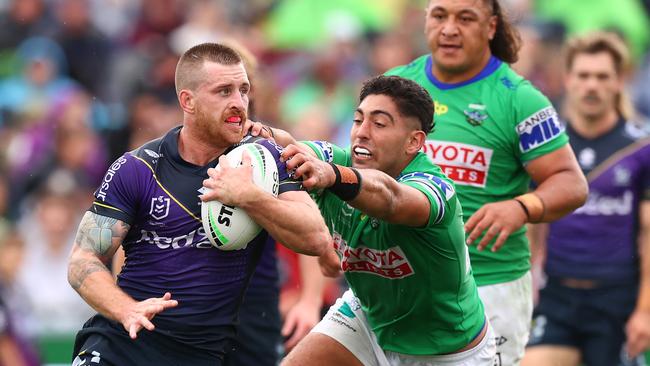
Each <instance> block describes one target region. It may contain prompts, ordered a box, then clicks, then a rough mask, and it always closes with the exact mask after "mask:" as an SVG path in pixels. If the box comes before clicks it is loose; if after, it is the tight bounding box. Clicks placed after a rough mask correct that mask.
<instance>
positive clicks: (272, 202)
mask: <svg viewBox="0 0 650 366" xmlns="http://www.w3.org/2000/svg"><path fill="white" fill-rule="evenodd" d="M298 193H300V194H304V192H286V193H284V194H285V195H290V194H298ZM305 197H306V200H302V201H294V200H287V199H278V198H275V197H273V196H272V195H270V194H268V193H263V194H257V195H256V197H255V199H251V200H250V201H247V202H244V203H242V205H241V208H243V209H244V210H245V211H246V213H247V214H248V215H249V216H250V217H251V218H252V219H253V220H255V222H257V223H258V224H260V225H261V226H262V227H263V228H264V229H266V231H268V232H269V234H270V235H271V236H272V237H273V238H275V239H276V240H277V241H279V242H280V243H282V244H283V245H284V246H286V247H287V248H289V249H291V250H293V251H295V252H297V253H302V254H307V255H320V254H321V253H323V251H324V250H325V249H326V248H328V245H329V243H330V242H331V240H332V238H331V236H330V235H329V231H328V230H327V227H326V226H325V222H324V220H323V218H322V216H321V215H320V212H319V211H318V207H317V206H316V203H314V202H313V201H312V200H311V199H310V198H309V197H308V196H306V195H305Z"/></svg>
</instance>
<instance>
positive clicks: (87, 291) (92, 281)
mask: <svg viewBox="0 0 650 366" xmlns="http://www.w3.org/2000/svg"><path fill="white" fill-rule="evenodd" d="M68 282H69V283H70V285H71V286H72V288H74V289H75V291H77V293H79V295H80V296H81V297H82V298H83V299H84V300H85V301H86V302H87V303H88V305H90V306H91V307H92V308H93V309H95V310H96V311H97V312H99V313H100V314H102V315H104V316H106V317H107V318H110V319H113V320H116V321H120V322H121V320H122V315H123V311H122V310H123V309H126V308H127V307H128V306H130V305H132V304H134V303H136V301H135V300H134V299H133V298H131V297H130V296H129V295H127V294H126V293H125V292H124V291H122V290H121V289H120V288H119V287H118V286H117V285H116V284H115V279H114V277H113V275H112V274H111V272H110V270H109V269H108V268H107V267H106V265H104V263H102V261H101V260H100V259H99V258H97V257H96V256H94V255H93V254H91V253H89V252H86V251H84V250H82V249H79V248H75V249H74V251H73V254H72V255H71V258H70V263H69V265H68Z"/></svg>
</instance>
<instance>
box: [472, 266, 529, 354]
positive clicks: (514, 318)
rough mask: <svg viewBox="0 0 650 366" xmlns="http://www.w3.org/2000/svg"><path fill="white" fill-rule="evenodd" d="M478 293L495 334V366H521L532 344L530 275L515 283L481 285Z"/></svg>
mask: <svg viewBox="0 0 650 366" xmlns="http://www.w3.org/2000/svg"><path fill="white" fill-rule="evenodd" d="M478 292H479V296H480V298H481V301H483V305H484V307H485V313H486V314H487V315H488V318H489V320H490V324H491V325H492V327H493V330H494V333H495V341H496V346H497V353H496V356H495V360H494V365H495V366H501V365H508V366H510V365H518V364H519V362H520V361H521V359H522V357H523V355H524V348H525V346H526V343H527V342H528V334H529V331H530V322H531V316H532V312H533V293H532V279H531V274H530V272H528V273H526V274H525V275H524V276H522V277H521V278H519V279H517V280H515V281H511V282H505V283H499V284H494V285H487V286H480V287H479V288H478ZM504 299H507V301H504Z"/></svg>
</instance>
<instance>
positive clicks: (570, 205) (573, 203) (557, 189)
mask: <svg viewBox="0 0 650 366" xmlns="http://www.w3.org/2000/svg"><path fill="white" fill-rule="evenodd" d="M533 193H535V194H536V195H537V196H538V197H539V198H540V199H541V200H542V202H543V203H544V216H543V218H542V221H543V222H551V221H554V220H557V219H559V218H561V217H563V216H565V215H566V214H568V213H570V212H572V211H573V210H575V209H577V208H578V207H580V206H582V205H583V204H584V203H585V201H586V199H587V194H588V188H587V183H586V180H585V178H584V176H582V175H578V174H575V172H573V171H562V172H558V173H557V174H554V175H552V176H550V177H548V179H546V180H544V182H542V183H541V184H540V185H539V186H538V187H537V189H535V191H533Z"/></svg>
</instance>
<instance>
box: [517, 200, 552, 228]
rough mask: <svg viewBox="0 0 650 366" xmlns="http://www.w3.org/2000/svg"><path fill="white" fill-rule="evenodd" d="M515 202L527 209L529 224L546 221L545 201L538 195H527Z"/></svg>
mask: <svg viewBox="0 0 650 366" xmlns="http://www.w3.org/2000/svg"><path fill="white" fill-rule="evenodd" d="M515 200H517V202H519V203H521V204H522V205H523V206H525V207H526V213H527V214H528V222H530V223H538V222H541V221H542V220H543V219H544V214H546V205H544V201H542V199H541V198H540V197H539V196H538V195H536V194H534V193H526V194H522V195H521V196H517V197H515Z"/></svg>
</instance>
